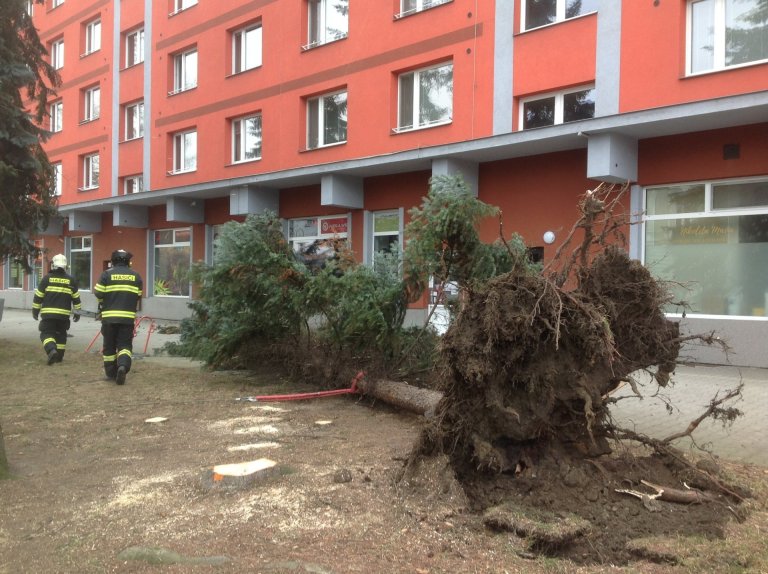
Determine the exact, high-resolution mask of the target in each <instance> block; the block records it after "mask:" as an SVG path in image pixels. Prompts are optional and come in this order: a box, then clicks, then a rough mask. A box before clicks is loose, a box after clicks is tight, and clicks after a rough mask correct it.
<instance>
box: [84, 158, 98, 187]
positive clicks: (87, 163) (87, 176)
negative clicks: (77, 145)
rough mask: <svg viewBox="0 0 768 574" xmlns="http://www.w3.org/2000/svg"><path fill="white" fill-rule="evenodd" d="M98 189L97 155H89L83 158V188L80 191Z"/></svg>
mask: <svg viewBox="0 0 768 574" xmlns="http://www.w3.org/2000/svg"><path fill="white" fill-rule="evenodd" d="M98 187H99V154H98V153H91V154H88V155H84V156H83V187H81V188H80V190H81V191H86V190H89V189H97V188H98Z"/></svg>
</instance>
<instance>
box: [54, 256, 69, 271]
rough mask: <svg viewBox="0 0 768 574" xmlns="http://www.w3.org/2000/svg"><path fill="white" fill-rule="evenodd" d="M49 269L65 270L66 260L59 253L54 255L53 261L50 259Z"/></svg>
mask: <svg viewBox="0 0 768 574" xmlns="http://www.w3.org/2000/svg"><path fill="white" fill-rule="evenodd" d="M51 267H53V268H54V269H56V268H57V267H58V268H59V269H66V268H67V258H66V257H65V256H64V255H63V254H61V253H59V254H58V255H54V256H53V259H51Z"/></svg>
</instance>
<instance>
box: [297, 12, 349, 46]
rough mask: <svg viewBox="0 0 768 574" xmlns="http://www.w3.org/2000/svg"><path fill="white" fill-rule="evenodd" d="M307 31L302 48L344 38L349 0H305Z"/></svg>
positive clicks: (345, 35)
mask: <svg viewBox="0 0 768 574" xmlns="http://www.w3.org/2000/svg"><path fill="white" fill-rule="evenodd" d="M307 7H308V14H307V15H308V18H307V20H308V22H309V33H308V35H307V45H306V46H304V49H305V50H306V49H308V48H313V47H315V46H320V45H322V44H327V43H328V42H334V41H335V40H341V39H342V38H346V37H347V34H348V32H349V0H307Z"/></svg>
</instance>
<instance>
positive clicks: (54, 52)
mask: <svg viewBox="0 0 768 574" xmlns="http://www.w3.org/2000/svg"><path fill="white" fill-rule="evenodd" d="M49 52H50V54H51V66H53V69H54V70H61V69H62V68H63V67H64V39H61V40H56V41H55V42H51V47H50V49H49Z"/></svg>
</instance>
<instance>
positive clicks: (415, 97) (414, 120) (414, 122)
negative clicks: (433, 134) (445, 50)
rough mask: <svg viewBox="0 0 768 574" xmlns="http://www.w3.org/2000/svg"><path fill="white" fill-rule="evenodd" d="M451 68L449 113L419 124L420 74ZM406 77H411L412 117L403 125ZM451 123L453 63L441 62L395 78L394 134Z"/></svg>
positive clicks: (404, 119)
mask: <svg viewBox="0 0 768 574" xmlns="http://www.w3.org/2000/svg"><path fill="white" fill-rule="evenodd" d="M446 67H450V68H451V112H450V115H449V116H448V118H445V119H441V120H436V121H432V122H425V123H420V118H419V116H420V108H421V90H420V89H419V84H420V82H421V74H423V73H424V72H429V71H432V70H439V69H440V68H446ZM406 76H413V91H412V93H411V94H409V98H410V99H411V104H412V107H413V110H412V113H413V116H412V117H411V118H410V124H408V123H404V122H405V121H406V118H403V117H401V111H402V104H401V102H402V100H403V97H404V94H403V79H404V78H405V77H406ZM452 122H453V62H443V63H441V64H437V65H435V66H427V67H425V68H419V69H417V70H409V71H408V72H403V73H401V74H398V76H397V127H396V128H394V129H393V130H392V131H394V132H395V133H402V132H411V131H416V130H423V129H427V128H432V127H436V126H443V125H446V124H450V123H452Z"/></svg>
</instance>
